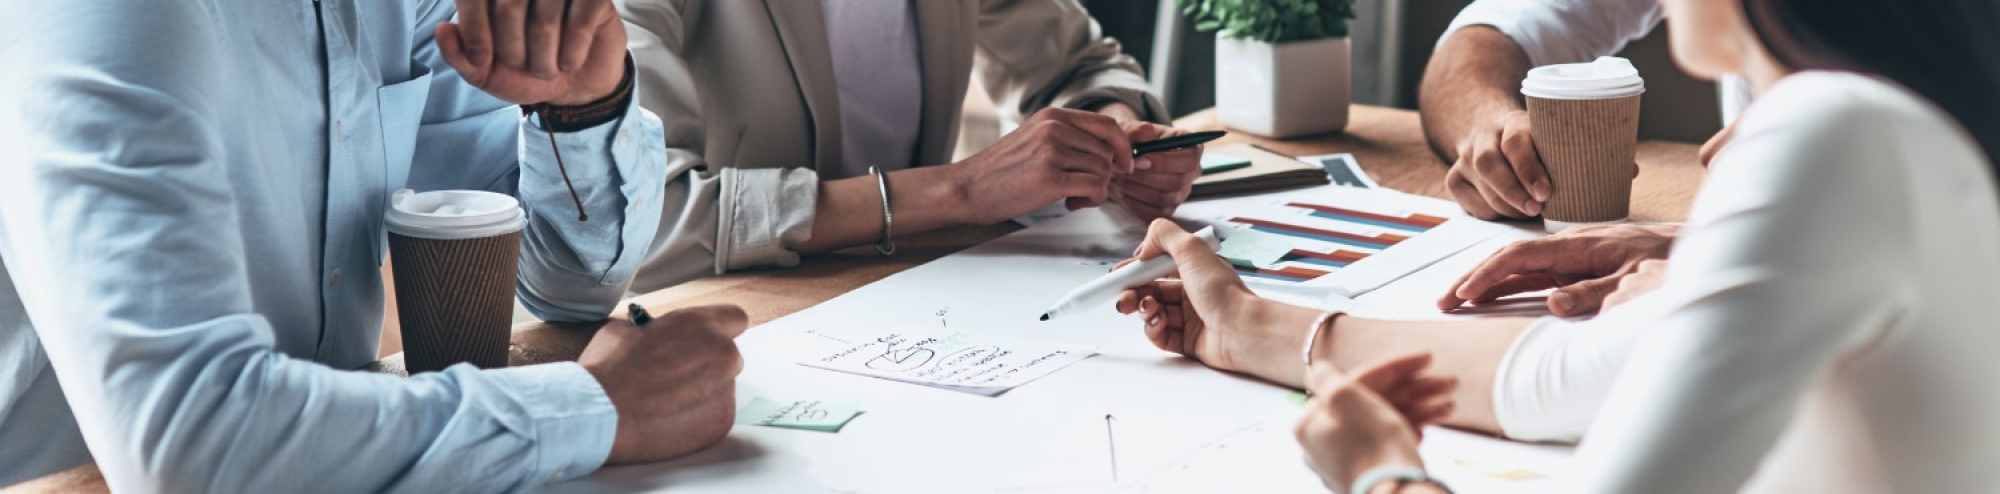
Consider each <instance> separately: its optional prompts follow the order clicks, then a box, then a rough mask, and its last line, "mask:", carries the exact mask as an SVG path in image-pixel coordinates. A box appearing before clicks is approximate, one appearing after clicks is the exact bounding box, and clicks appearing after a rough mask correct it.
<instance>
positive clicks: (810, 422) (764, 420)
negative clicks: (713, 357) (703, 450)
mask: <svg viewBox="0 0 2000 494" xmlns="http://www.w3.org/2000/svg"><path fill="white" fill-rule="evenodd" d="M857 415H861V406H860V405H856V404H853V403H833V402H824V401H820V400H771V399H767V398H764V397H762V396H759V397H755V398H751V399H750V403H747V404H744V405H743V406H742V407H741V408H737V409H736V423H738V424H747V425H761V426H765V427H782V428H786V429H800V430H808V431H820V432H840V428H841V427H844V426H846V425H847V421H849V420H854V417H855V416H857Z"/></svg>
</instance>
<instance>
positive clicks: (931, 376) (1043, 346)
mask: <svg viewBox="0 0 2000 494" xmlns="http://www.w3.org/2000/svg"><path fill="white" fill-rule="evenodd" d="M1002 334H1004V333H1001V332H998V331H981V332H978V333H972V332H966V331H959V330H949V329H929V328H910V329H898V330H890V331H862V330H842V331H817V332H815V334H814V335H813V336H816V337H817V338H812V337H804V336H802V337H801V338H803V339H806V340H807V341H809V342H812V343H821V341H822V340H833V342H836V343H840V344H839V345H835V346H833V348H834V350H833V351H831V352H829V353H827V354H825V355H821V356H818V357H814V358H808V359H805V360H800V361H799V364H800V365H805V366H808V367H817V368H821V369H826V370H832V371H839V372H846V373H850V374H859V375H863V376H869V377H879V378H882V379H888V380H892V381H902V382H907V383H911V384H921V385H925V386H933V387H938V388H944V389H949V390H953V391H963V392H967V393H972V394H977V395H984V396H996V395H999V394H1000V393H1005V392H1007V390H1010V389H1014V388H1015V387H1018V386H1020V385H1023V384H1027V383H1028V381H1033V380H1035V379H1038V378H1041V377H1042V376H1046V375H1048V374H1049V373H1051V372H1055V371H1057V370H1060V369H1062V368H1063V367H1067V366H1069V365H1070V364H1074V363H1076V362H1077V361H1079V360H1083V359H1085V358H1089V357H1090V356H1091V355H1092V354H1094V353H1095V351H1094V350H1092V349H1091V348H1090V347H1084V346H1067V345H1057V344H1049V343H1043V342H1038V341H1031V340H1023V339H1020V338H1008V337H1005V336H1001V335H1002ZM821 344H822V345H824V343H821Z"/></svg>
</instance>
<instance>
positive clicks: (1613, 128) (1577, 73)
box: [1521, 57, 1646, 232]
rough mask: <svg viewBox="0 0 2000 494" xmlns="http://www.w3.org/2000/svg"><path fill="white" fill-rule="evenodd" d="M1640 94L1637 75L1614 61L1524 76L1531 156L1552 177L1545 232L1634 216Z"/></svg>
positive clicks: (1544, 214)
mask: <svg viewBox="0 0 2000 494" xmlns="http://www.w3.org/2000/svg"><path fill="white" fill-rule="evenodd" d="M1645 92H1646V81H1645V79H1642V78H1640V77H1639V70H1638V69H1635V68H1633V67H1632V62H1630V61H1628V60H1625V59H1623V58H1618V57H1603V58H1599V59H1597V60H1596V61H1594V62H1590V63H1574V64H1560V65H1545V66H1541V67H1536V68H1535V69H1534V70H1530V71H1528V78H1527V79H1526V80H1524V81H1522V82H1521V94H1522V95H1523V96H1526V99H1527V103H1528V121H1529V125H1531V126H1533V128H1534V142H1535V152H1536V153H1537V154H1540V155H1541V158H1542V165H1543V166H1544V167H1545V168H1546V169H1547V170H1548V172H1549V185H1550V191H1549V192H1550V194H1549V198H1548V201H1547V202H1545V203H1544V204H1543V205H1542V219H1543V220H1544V222H1545V223H1546V226H1547V228H1548V229H1549V231H1551V232H1555V231H1560V230H1563V229H1566V228H1568V227H1571V226H1574V225H1578V224H1591V223H1608V222H1614V221H1621V220H1624V219H1625V218H1626V217H1628V216H1631V208H1632V178H1633V177H1635V176H1637V175H1638V172H1639V167H1638V163H1637V161H1636V159H1635V157H1636V155H1637V148H1638V145H1639V96H1640V95H1641V94H1643V93H1645Z"/></svg>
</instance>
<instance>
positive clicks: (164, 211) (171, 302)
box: [0, 2, 617, 492]
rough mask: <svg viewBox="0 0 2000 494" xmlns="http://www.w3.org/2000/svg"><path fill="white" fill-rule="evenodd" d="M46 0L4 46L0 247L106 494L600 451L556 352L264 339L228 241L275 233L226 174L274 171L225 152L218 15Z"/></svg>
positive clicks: (571, 374) (494, 483)
mask: <svg viewBox="0 0 2000 494" xmlns="http://www.w3.org/2000/svg"><path fill="white" fill-rule="evenodd" d="M46 5H61V7H51V8H50V9H49V10H53V11H54V12H50V14H51V15H52V16H56V17H51V18H50V19H57V20H60V22H55V21H49V22H37V23H36V25H38V26H49V27H48V28H45V29H37V31H39V32H36V33H34V34H33V36H34V37H35V38H36V39H37V40H38V41H40V42H41V44H39V45H36V49H35V50H15V51H10V52H6V53H5V56H7V57H8V60H9V62H10V63H15V64H21V65H23V66H34V67H36V69H35V70H33V71H21V72H15V73H12V74H9V75H6V76H0V81H4V84H0V87H4V88H6V89H7V91H5V92H4V95H0V122H6V123H0V129H4V130H5V131H6V133H7V135H9V141H8V142H9V143H10V145H12V147H13V149H12V151H11V152H10V153H9V155H8V156H7V157H4V158H0V174H4V175H5V176H6V177H8V178H7V179H6V180H0V257H4V259H5V260H6V263H5V265H6V272H7V274H8V276H9V277H10V278H11V280H10V281H11V282H13V283H14V284H15V285H16V286H19V287H22V289H21V290H20V298H21V304H22V307H24V308H25V310H26V311H27V313H28V315H29V317H30V319H31V320H32V321H33V325H34V328H33V330H34V331H35V332H36V334H37V335H38V337H39V338H40V341H41V342H42V344H43V346H44V349H45V351H46V352H47V355H48V359H49V364H50V366H51V368H52V369H53V370H54V371H55V373H56V375H57V376H58V377H59V378H60V380H61V382H62V387H63V391H64V395H65V396H66V397H67V399H68V401H69V404H70V405H71V409H72V410H73V411H74V414H75V417H76V419H77V424H78V425H79V427H80V429H81V431H82V433H83V436H84V440H85V442H86V443H87V444H88V445H89V447H90V450H91V452H92V454H93V456H94V457H95V459H96V460H97V462H98V466H99V467H100V468H101V469H102V471H103V472H104V475H105V478H106V480H107V481H108V482H109V483H110V486H111V487H112V488H113V489H114V490H119V491H127V490H130V491H158V490H165V491H176V492H283V491H293V490H299V489H301V488H302V487H304V488H306V489H319V488H328V489H336V490H354V491H377V492H379V491H455V492H496V491H512V490H521V489H526V488H530V487H533V486H536V485H541V484H543V483H546V482H548V481H550V480H552V479H566V478H573V477H576V476H579V475H582V474H584V473H587V472H589V471H591V470H593V469H595V468H597V467H598V466H599V465H600V464H602V463H603V461H604V459H605V456H606V455H607V454H608V452H609V449H610V445H611V442H612V436H613V435H614V432H615V429H616V423H617V420H616V415H615V413H614V411H613V409H612V406H611V404H610V402H609V399H608V398H606V396H605V395H604V392H603V390H602V389H601V388H600V387H599V386H598V385H597V382H596V380H595V379H593V378H592V377H591V375H590V374H589V373H588V372H587V371H585V369H583V368H582V367H580V366H578V365H576V364H556V365H542V366H532V367H524V368H517V369H508V370H497V371H479V370H476V369H473V368H470V367H467V366H459V367H454V368H452V369H449V370H447V371H445V372H442V373H430V374H425V375H419V376H416V377H412V378H409V379H403V378H398V377H394V376H388V375H380V374H369V373H362V372H348V371H340V370H335V369H331V368H328V367H326V366H324V365H322V364H319V363H316V362H311V361H306V360H300V359H295V358H292V357H288V356H286V355H285V354H284V353H282V352H279V351H277V350H276V349H275V343H274V341H275V338H276V336H275V332H274V330H273V328H272V327H271V324H270V322H269V320H268V319H266V318H265V317H264V316H262V315H260V314H259V311H260V310H270V309H271V308H269V307H257V306H255V304H253V301H252V300H253V299H252V297H251V284H250V281H249V276H248V274H247V272H248V271H249V270H250V269H252V267H251V266H249V265H248V263H247V261H246V259H245V255H244V252H245V249H247V248H252V247H251V245H253V244H252V243H248V242H246V241H245V238H246V236H250V235H283V234H287V233H289V232H271V231H259V230H255V229H252V228H251V226H252V225H251V224H249V223H246V222H245V221H244V220H243V219H242V218H240V217H239V212H238V209H237V206H236V205H237V200H238V199H237V195H238V194H240V193H241V192H240V189H237V188H236V187H235V186H234V184H235V182H234V181H233V180H232V179H231V177H232V176H231V173H230V170H232V169H234V167H246V166H282V164H273V163H250V162H238V161H237V160H233V159H232V158H231V154H230V153H229V152H228V149H229V148H228V146H227V144H226V142H227V139H228V137H227V136H230V135H236V134H232V133H230V132H227V131H226V130H225V129H227V126H228V125H231V123H230V122H225V121H223V119H220V118H218V116H217V114H216V113H215V112H214V110H213V109H214V108H216V107H218V106H223V105H226V104H228V103H225V102H228V101H231V100H232V99H233V98H240V97H241V96H242V95H241V94H237V93H236V92H234V91H236V88H235V86H234V85H233V84H232V83H233V82H234V81H231V80H229V79H228V76H227V72H226V71H223V70H216V68H217V67H229V66H231V65H230V64H231V63H234V62H228V61H226V60H225V55H224V54H223V53H224V52H223V50H220V49H217V47H218V46H220V45H221V43H222V40H221V39H220V36H221V34H220V33H224V32H226V31H227V30H228V29H230V28H231V26H224V25H218V22H219V21H218V17H219V16H216V15H214V14H213V12H212V11H210V10H208V8H209V7H204V6H203V5H201V4H199V3H180V2H155V3H148V4H145V5H144V6H143V7H139V6H132V5H122V6H110V5H104V6H77V5H78V4H61V3H53V4H46ZM135 8H139V9H143V10H144V12H143V13H134V12H131V9H135ZM16 13H18V12H16ZM13 25H15V26H21V25H23V24H22V23H16V24H13ZM79 26H80V27H79ZM161 40H171V42H168V43H162V42H161ZM149 47H158V48H157V49H149ZM23 52H32V53H30V54H24V53H23ZM301 103H307V104H310V103H316V102H310V101H304V102H301ZM19 122H33V123H32V124H20V123H19ZM347 309H348V308H332V309H329V310H347ZM302 310H303V309H302ZM8 447H10V448H12V447H32V446H31V445H20V444H9V445H8Z"/></svg>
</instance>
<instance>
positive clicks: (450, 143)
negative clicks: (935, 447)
mask: <svg viewBox="0 0 2000 494" xmlns="http://www.w3.org/2000/svg"><path fill="white" fill-rule="evenodd" d="M466 3H468V4H472V5H476V6H477V10H476V11H474V10H468V11H467V12H465V14H466V15H465V16H464V18H463V19H461V20H460V21H459V22H455V23H446V21H450V20H453V19H454V15H455V14H457V9H456V8H455V7H454V5H452V4H451V3H450V1H449V0H412V1H407V2H354V1H352V0H326V1H325V2H319V1H307V0H291V1H277V0H175V1H167V2H6V3H5V4H4V5H0V19H4V20H0V62H4V64H5V66H7V67H10V69H9V70H6V71H0V135H4V136H6V137H5V138H4V143H5V144H4V146H3V147H4V148H5V150H4V151H0V486H4V485H8V484H13V483H15V482H19V481H22V480H26V479H30V478H34V477H37V476H40V475H44V474H47V473H51V472H54V471H57V470H61V469H65V468H69V467H72V466H75V465H78V464H81V463H84V462H87V461H91V460H92V459H93V457H94V459H95V461H96V462H97V463H98V465H99V467H100V468H101V469H102V471H103V473H104V475H105V478H106V480H107V481H108V482H109V483H110V486H111V487H113V488H115V489H119V490H136V491H155V490H170V491H193V492H273V491H291V490H298V489H301V488H308V489H311V490H340V491H347V490H356V491H382V490H397V491H412V490H414V491H468V492H491V491H503V490H516V489H520V488H524V487H528V486H534V485H539V484H542V483H546V482H550V481H559V480H564V479H569V478H573V477H576V476H579V475H583V474H585V473H588V472H590V471H592V470H594V469H596V468H597V467H598V466H599V465H601V464H603V463H605V462H606V461H607V457H608V458H609V459H610V460H612V461H645V460H654V459H661V458H665V457H671V456H674V455H678V454H684V453H686V452H688V451H692V450H695V449H699V448H700V447H703V446H706V445H707V444H711V443H713V442H714V441H715V440H718V439H719V438H720V437H721V436H722V434H726V432H727V431H728V428H729V423H728V422H729V418H728V410H729V409H730V408H731V407H733V406H734V399H733V396H732V395H731V394H730V393H731V389H732V388H731V386H732V385H731V381H732V379H733V377H734V372H735V369H737V368H739V367H738V366H740V361H738V360H736V359H737V358H738V357H737V356H736V353H735V350H734V347H733V344H732V343H731V342H730V338H731V337H733V336H734V334H735V333H736V332H740V331H741V328H742V326H743V322H742V315H741V313H740V312H739V311H734V310H733V309H714V308H711V309H704V310H697V311H691V312H687V313H677V314H669V315H667V316H663V317H661V318H660V322H656V323H654V324H653V325H652V326H653V327H649V328H648V329H650V330H651V331H641V330H639V328H633V327H631V326H630V325H629V324H626V323H622V322H620V323H612V324H610V325H607V326H606V329H605V330H604V332H602V333H600V334H599V335H598V337H597V338H596V339H595V340H594V341H593V342H592V343H591V346H590V347H589V348H587V349H586V350H585V354H584V357H583V358H582V359H581V364H573V363H564V364H552V365H538V366H531V367H521V368H512V369H504V370H485V371H482V370H478V369H475V368H472V367H470V366H465V365H460V366H457V367H453V368H451V369H448V370H446V371H444V372H441V373H431V374H424V375H418V376H413V377H411V378H408V379H401V378H396V377H392V376H386V375H377V374H367V373H361V372H355V371H350V370H349V369H355V368H357V367H359V366H362V365H363V364H366V363H368V362H369V361H370V360H372V359H373V357H374V350H375V348H376V344H377V339H378V338H379V329H380V326H381V318H382V313H383V310H382V309H383V293H382V280H381V279H380V275H379V269H378V267H379V266H380V263H381V261H382V259H383V256H384V255H385V254H386V252H385V251H386V250H387V244H386V242H385V233H384V230H383V221H382V217H383V212H384V208H385V205H386V204H387V202H388V197H389V193H390V192H391V191H394V190H396V189H399V188H404V187H408V188H413V189H418V190H434V189H487V190H494V191H500V192H505V193H509V194H514V195H516V196H517V197H519V198H520V199H521V200H522V203H523V204H524V205H525V206H526V208H527V211H528V216H529V222H528V226H527V229H526V231H525V232H524V233H523V237H522V247H521V250H522V254H521V263H520V267H521V270H520V277H519V282H518V287H519V290H518V292H519V297H520V299H521V301H522V302H523V303H524V304H525V305H527V307H528V308H529V309H530V310H532V311H533V312H535V313H536V315H538V316H541V317H543V318H545V319H550V320H569V321H590V320H600V319H603V318H604V316H605V315H606V314H607V313H609V312H610V311H611V309H612V307H613V305H614V304H615V303H616V302H617V301H618V300H619V299H620V298H621V297H622V296H623V294H624V290H625V287H626V285H627V283H628V280H629V279H630V277H631V275H632V272H633V270H634V269H635V267H636V266H637V264H638V262H639V261H640V259H641V258H643V257H644V255H645V251H646V248H647V246H648V245H649V244H650V243H651V242H652V239H653V236H654V234H655V230H656V229H657V227H658V225H659V224H660V220H659V217H660V215H661V214H662V208H661V206H660V204H659V201H660V200H661V199H660V198H661V195H662V190H663V188H664V186H665V180H666V179H667V177H666V175H667V170H666V167H665V166H664V164H663V163H664V162H665V153H666V150H665V148H664V144H663V141H662V136H661V127H660V122H659V120H658V119H657V118H655V117H653V116H652V115H650V114H647V113H645V112H644V111H643V110H639V109H638V106H637V105H636V103H634V101H633V100H634V97H633V95H632V92H631V91H630V86H631V82H630V81H631V75H630V70H631V69H630V67H629V64H628V62H627V61H626V55H625V49H624V44H625V40H624V33H623V28H622V26H621V25H620V23H619V22H618V20H617V17H616V14H615V13H613V12H612V11H611V8H610V7H609V4H608V1H607V0H575V1H574V2H573V5H571V6H570V7H569V8H570V12H569V15H568V16H567V17H568V18H567V20H568V23H567V24H565V23H564V22H565V16H564V15H561V10H559V9H560V8H561V7H562V6H563V5H565V4H566V3H568V2H563V1H560V0H556V1H551V0H540V1H539V2H535V1H529V0H503V1H501V2H499V4H502V5H503V7H511V6H529V8H527V9H511V8H497V9H496V10H494V11H493V12H491V13H490V15H489V13H488V12H485V11H484V9H485V5H486V4H487V2H485V1H483V0H471V1H468V2H466ZM535 5H540V6H543V7H542V9H541V10H540V11H539V12H538V11H536V10H535V9H533V8H532V6H535ZM550 5H553V6H555V7H557V8H558V9H557V10H549V9H548V7H547V6H550ZM552 13H553V14H552ZM489 19H490V21H489ZM441 24H443V27H439V26H440V25H441ZM489 25H490V28H489ZM539 28H552V29H539ZM558 36H560V37H558ZM563 43H569V45H568V46H564V45H563ZM559 47H561V48H564V49H558V48H559ZM468 80H471V81H476V83H473V82H468ZM517 103H518V104H535V108H542V109H544V111H542V112H541V113H540V116H539V117H536V116H530V117H524V116H523V112H522V111H521V110H520V109H519V108H518V107H517V106H516V104H517ZM543 104H546V105H550V106H544V105H543ZM549 108H554V109H559V110H562V111H551V110H547V109H549ZM593 108H594V109H596V110H595V111H596V113H595V115H596V116H591V115H593V113H592V112H591V111H587V110H590V109H593ZM579 115H581V116H579ZM550 131H554V133H553V134H550V133H549V132H550ZM551 135H553V138H554V141H556V142H557V143H559V144H558V145H559V146H560V147H561V149H560V151H561V153H560V154H561V156H562V158H563V160H564V161H565V164H566V166H565V167H564V168H566V170H567V177H568V179H569V180H570V181H572V182H573V183H574V186H575V188H576V189H575V191H576V193H577V197H578V199H579V202H580V203H581V207H582V208H583V209H584V210H585V211H587V212H588V213H589V219H588V220H587V221H583V220H580V219H579V215H578V213H579V211H577V209H576V208H577V207H578V206H577V205H576V204H574V203H572V202H571V201H572V199H571V196H570V190H569V189H567V188H566V187H565V185H564V182H565V179H564V177H563V172H562V171H561V170H559V169H558V166H557V163H556V161H555V159H554V156H553V153H552V151H553V150H552V149H551V141H550V137H551ZM659 326H674V327H673V328H671V329H666V328H662V327H659ZM718 431H719V432H718ZM642 433H643V434H642ZM642 436H643V437H642ZM642 439H643V440H642Z"/></svg>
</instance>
